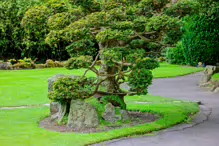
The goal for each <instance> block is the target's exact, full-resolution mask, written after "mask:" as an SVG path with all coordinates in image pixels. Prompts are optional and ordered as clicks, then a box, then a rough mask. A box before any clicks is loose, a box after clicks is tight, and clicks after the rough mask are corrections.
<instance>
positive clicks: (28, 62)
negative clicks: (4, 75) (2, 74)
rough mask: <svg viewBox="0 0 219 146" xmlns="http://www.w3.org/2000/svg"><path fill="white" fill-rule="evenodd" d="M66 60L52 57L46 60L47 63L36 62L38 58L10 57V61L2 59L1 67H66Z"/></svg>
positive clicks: (4, 68) (10, 68)
mask: <svg viewBox="0 0 219 146" xmlns="http://www.w3.org/2000/svg"><path fill="white" fill-rule="evenodd" d="M64 66H65V62H60V61H53V60H51V59H48V60H46V63H45V64H36V59H35V60H32V59H31V58H26V57H25V58H24V59H18V60H17V59H10V60H8V62H4V61H1V60H0V69H3V70H12V69H35V68H54V67H64Z"/></svg>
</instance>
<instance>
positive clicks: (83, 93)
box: [48, 76, 95, 102]
mask: <svg viewBox="0 0 219 146" xmlns="http://www.w3.org/2000/svg"><path fill="white" fill-rule="evenodd" d="M94 80H95V79H94V78H86V77H71V76H69V77H68V76H67V77H62V78H59V79H58V80H57V81H56V82H55V83H54V85H53V91H52V92H50V93H49V95H48V97H49V99H51V100H53V101H60V102H62V101H68V100H72V99H73V100H76V99H86V98H89V97H90V96H92V93H93V92H94V88H93V87H92V84H93V82H94Z"/></svg>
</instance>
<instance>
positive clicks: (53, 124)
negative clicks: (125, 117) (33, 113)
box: [39, 112, 159, 133]
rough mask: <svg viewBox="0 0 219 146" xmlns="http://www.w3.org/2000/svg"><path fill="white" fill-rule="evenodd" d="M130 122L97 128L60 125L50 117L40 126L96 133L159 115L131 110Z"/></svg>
mask: <svg viewBox="0 0 219 146" xmlns="http://www.w3.org/2000/svg"><path fill="white" fill-rule="evenodd" d="M129 115H130V120H131V121H130V122H129V123H124V124H122V125H111V126H102V125H101V126H100V127H97V128H84V129H78V128H69V127H67V126H66V125H59V124H57V122H56V121H52V120H51V118H50V117H48V118H45V119H43V120H42V121H40V125H39V126H40V127H41V128H44V129H46V130H50V131H56V132H75V133H95V132H103V131H109V130H113V129H119V128H125V127H132V126H136V125H141V124H145V123H150V122H153V121H156V120H157V119H159V117H158V116H157V115H153V114H150V113H140V112H129Z"/></svg>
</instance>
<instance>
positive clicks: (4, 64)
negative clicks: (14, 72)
mask: <svg viewBox="0 0 219 146" xmlns="http://www.w3.org/2000/svg"><path fill="white" fill-rule="evenodd" d="M0 69H4V70H10V69H12V66H11V64H10V62H0Z"/></svg>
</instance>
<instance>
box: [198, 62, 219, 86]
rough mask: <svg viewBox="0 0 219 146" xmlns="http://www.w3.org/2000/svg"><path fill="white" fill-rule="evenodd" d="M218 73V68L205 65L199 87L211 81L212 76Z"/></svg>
mask: <svg viewBox="0 0 219 146" xmlns="http://www.w3.org/2000/svg"><path fill="white" fill-rule="evenodd" d="M218 72H219V66H212V65H207V66H206V68H205V70H204V73H203V76H202V79H201V82H200V86H201V85H204V84H206V83H208V82H209V81H211V78H212V76H213V75H214V74H215V73H218Z"/></svg>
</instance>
